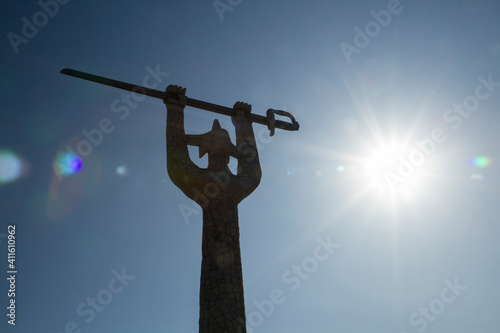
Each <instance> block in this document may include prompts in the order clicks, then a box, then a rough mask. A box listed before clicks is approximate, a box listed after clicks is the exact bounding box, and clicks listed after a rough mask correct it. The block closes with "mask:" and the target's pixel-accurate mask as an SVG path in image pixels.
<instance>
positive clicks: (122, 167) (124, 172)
mask: <svg viewBox="0 0 500 333" xmlns="http://www.w3.org/2000/svg"><path fill="white" fill-rule="evenodd" d="M116 174H117V175H118V176H126V175H128V168H127V166H126V165H120V166H118V167H117V168H116Z"/></svg>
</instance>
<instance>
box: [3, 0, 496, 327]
mask: <svg viewBox="0 0 500 333" xmlns="http://www.w3.org/2000/svg"><path fill="white" fill-rule="evenodd" d="M44 1H45V0H42V3H44ZM48 2H50V0H49V1H48ZM61 2H63V3H64V1H62V0H61ZM53 3H54V2H52V4H53ZM221 3H222V5H221ZM228 3H229V2H228V0H221V1H219V6H221V7H220V8H225V9H226V10H225V11H224V12H221V13H218V12H217V10H216V8H215V7H214V4H213V3H212V1H189V0H188V1H186V0H185V1H153V0H146V1H141V2H139V1H104V2H103V1H94V0H89V1H69V2H67V3H64V4H60V5H59V8H58V9H57V12H56V8H55V7H54V6H53V5H52V7H47V8H48V9H47V10H49V11H52V16H50V17H49V16H48V15H45V16H44V14H40V13H39V12H40V11H41V10H42V8H41V6H40V4H39V3H37V1H27V2H26V1H23V2H9V3H4V4H3V8H2V12H1V14H0V15H1V20H0V22H1V23H0V26H1V32H2V35H3V36H4V37H3V41H2V43H0V48H1V54H2V62H1V63H0V66H1V73H2V75H1V76H0V87H1V90H0V91H1V96H2V109H1V114H0V214H1V215H0V216H1V219H0V242H1V243H0V249H1V251H0V263H1V264H0V269H1V276H3V277H4V278H2V279H1V282H0V304H1V305H2V309H3V310H2V311H1V316H0V318H2V320H1V323H0V327H1V331H2V332H22V333H33V332H37V333H40V332H43V333H56V332H57V333H59V332H65V327H66V328H68V327H69V329H66V331H68V332H69V331H71V330H73V328H72V325H77V327H78V329H79V330H80V331H81V332H85V333H87V332H88V333H108V332H121V333H138V332H148V333H159V332H196V331H197V330H198V315H199V305H198V296H199V278H200V264H201V230H202V229H201V227H202V217H201V209H199V208H198V207H196V206H195V205H194V204H193V203H191V202H190V200H189V199H188V198H187V197H185V196H184V194H183V193H182V192H181V191H180V190H179V189H178V188H176V187H175V186H174V185H173V183H172V182H171V181H170V179H169V178H168V175H167V173H166V163H165V155H166V154H165V132H164V131H165V119H166V110H165V107H164V105H163V103H162V102H161V101H160V100H155V99H152V98H147V99H144V100H143V101H140V102H137V104H130V106H129V107H127V108H125V109H123V108H122V109H121V110H122V111H120V112H114V111H117V110H116V106H122V107H123V106H125V105H126V104H125V102H121V101H120V100H121V94H122V93H123V92H122V91H120V90H118V89H114V88H110V87H106V86H101V85H98V84H95V83H91V82H85V81H83V80H79V79H76V78H72V77H69V76H65V75H61V74H59V71H60V70H61V69H62V68H66V67H68V68H73V69H77V70H82V71H86V72H89V73H93V74H97V75H102V76H106V77H110V78H115V79H118V80H123V81H126V82H130V83H136V84H142V83H143V80H144V79H145V77H146V76H147V75H150V71H152V70H156V69H158V70H159V71H160V72H162V73H161V75H159V76H157V79H158V80H157V81H158V82H156V81H155V79H154V77H149V79H147V80H149V81H148V82H150V83H151V84H153V83H154V84H157V85H158V87H157V89H160V90H163V89H165V88H166V86H167V85H169V84H178V85H182V86H184V87H186V88H187V95H188V96H189V97H192V98H196V99H201V100H206V101H209V102H213V103H217V104H221V105H225V106H229V107H231V106H232V105H233V104H234V103H235V102H236V101H244V102H247V103H250V104H252V106H253V111H252V112H254V113H257V114H262V115H264V114H265V112H266V110H267V109H268V108H275V109H283V110H287V111H289V112H291V113H292V114H293V115H294V116H295V117H296V119H297V120H298V122H299V123H300V125H301V128H300V130H299V131H298V132H286V131H280V130H277V131H276V135H275V136H274V137H272V138H270V137H269V134H268V131H267V129H266V127H265V126H261V125H258V124H256V125H254V130H255V132H256V135H257V142H258V145H259V151H260V161H261V166H262V169H263V177H262V181H261V184H260V186H259V187H258V189H257V190H256V191H255V192H254V193H253V194H252V195H251V196H250V197H248V198H247V199H245V200H244V201H243V202H242V203H241V204H240V206H239V221H240V232H241V251H242V261H243V275H244V287H245V302H246V314H247V327H248V332H249V333H250V332H259V333H265V332H290V333H303V332H315V333H332V332H337V333H355V332H359V333H364V332H384V333H388V332H392V333H401V332H407V333H413V332H424V331H425V332H429V333H431V332H440V333H442V332H454V333H470V332H478V333H494V332H498V328H499V321H498V313H499V310H500V289H499V288H498V281H499V280H500V269H499V266H498V258H499V255H500V242H499V241H498V239H499V237H500V226H499V223H498V216H500V210H499V209H500V208H499V207H500V206H499V205H498V200H499V198H500V190H499V189H500V178H499V165H500V151H499V149H498V142H500V137H499V132H500V115H499V111H500V110H499V105H500V83H499V82H500V66H499V64H500V20H499V14H500V3H499V2H498V1H495V0H477V1H474V0H463V1H451V0H445V1H439V2H436V1H430V0H414V1H410V0H401V2H399V3H398V2H396V1H394V0H390V1H386V0H384V1H355V2H353V1H344V0H342V1H322V0H318V1H313V2H306V1H282V0H281V1H256V0H255V1H250V0H243V1H236V0H234V1H231V2H230V3H232V4H233V5H229V4H228ZM224 6H226V7H224ZM220 10H222V9H220ZM372 11H373V12H372ZM387 13H389V14H390V18H389V16H388V15H386V14H387ZM375 16H377V17H378V19H379V21H381V23H378V22H377V21H376V19H375ZM23 17H25V18H26V19H24V20H23ZM45 18H46V20H45V21H44V19H45ZM34 19H35V20H36V21H37V22H38V24H39V25H40V27H39V28H38V31H36V33H35V32H34V31H33V30H30V29H29V27H25V28H24V31H23V25H28V24H27V23H26V22H30V23H29V24H31V23H32V22H33V20H34ZM366 29H367V30H368V32H366ZM370 29H371V30H370ZM359 31H361V33H360V32H359ZM23 33H25V35H26V34H27V35H28V37H29V38H27V37H23ZM367 33H368V34H367ZM14 34H15V35H17V37H13V36H14ZM9 36H10V37H9ZM9 38H10V39H9ZM21 38H25V39H24V40H23V42H20V40H21ZM12 40H13V41H14V42H12ZM346 45H349V46H346ZM16 49H17V50H16ZM345 50H350V51H349V52H347V53H346V52H345ZM16 51H17V52H16ZM346 54H348V56H346ZM148 68H149V69H148ZM166 73H168V75H167V74H166ZM487 81H490V83H489V84H488V83H486V84H485V82H487ZM460 104H466V105H467V108H469V109H471V110H472V111H470V112H469V111H467V110H466V109H464V108H462V111H460ZM113 105H114V106H115V108H114V107H113ZM125 110H127V111H125ZM454 110H455V111H454ZM459 112H461V113H459ZM215 118H217V119H219V120H220V122H221V125H222V127H224V128H226V129H228V130H229V132H230V133H231V136H232V138H233V140H234V133H233V132H234V130H233V128H234V127H233V125H232V123H231V120H230V119H229V118H228V117H225V116H216V115H214V114H210V113H208V112H205V111H201V110H196V109H190V108H188V109H187V110H186V126H185V127H186V132H187V133H192V134H198V133H204V132H207V131H208V130H210V128H211V126H212V121H213V119H215ZM103 119H109V121H110V122H111V125H109V124H108V125H109V126H111V127H112V128H113V130H112V131H111V132H110V133H105V134H103V136H102V140H100V142H98V144H96V145H92V147H91V148H92V151H91V152H90V153H89V154H88V155H87V156H82V158H81V162H82V163H83V164H82V168H81V170H80V171H79V172H74V173H73V174H66V175H63V176H61V175H58V174H57V173H56V172H55V169H54V167H53V165H54V162H58V163H62V162H64V161H68V159H67V158H66V159H65V158H63V159H61V156H65V155H64V153H67V152H68V149H67V147H70V148H71V149H73V150H77V147H78V144H80V142H82V140H86V137H85V134H84V133H85V131H89V132H91V131H92V130H93V129H96V128H99V126H100V124H101V122H102V121H103ZM104 122H106V120H104ZM105 127H106V126H105ZM94 133H95V132H94ZM437 141H439V142H437ZM419 146H420V148H419ZM422 147H423V148H422ZM424 150H427V151H426V152H427V154H425V153H426V152H425V151H424ZM191 152H192V155H191V156H192V158H193V160H195V161H196V163H199V165H201V166H203V165H205V166H206V164H207V160H206V158H205V159H202V160H200V161H199V160H198V159H197V151H196V150H195V149H192V150H191ZM77 153H78V152H77ZM410 159H411V160H412V161H413V162H410ZM412 163H413V164H412ZM231 167H232V169H233V170H234V165H231ZM402 173H405V174H404V175H403V176H402V175H401V174H402ZM388 175H389V176H388ZM394 175H396V176H398V177H400V178H401V182H399V181H398V182H397V184H396V185H395V186H393V187H391V186H389V182H388V181H387V177H389V178H390V179H393V180H394V179H399V178H394ZM60 177H62V178H60ZM391 177H392V178H391ZM59 178H60V179H59ZM183 212H184V215H183ZM10 224H15V225H16V226H17V233H16V237H17V262H16V264H17V268H18V274H17V292H16V304H17V318H16V319H17V320H16V323H17V324H16V326H15V327H12V326H11V325H8V324H7V317H6V315H5V313H6V309H5V307H6V306H7V304H8V301H9V299H8V297H7V290H8V284H7V281H6V280H5V276H6V270H7V267H6V264H7V241H6V239H5V234H6V233H7V225H10ZM318 239H320V241H318ZM329 241H330V242H333V243H335V244H337V245H338V247H336V248H334V249H330V250H331V253H330V252H328V250H327V249H325V248H320V247H319V246H321V245H320V244H321V243H322V242H323V243H325V242H329ZM315 255H316V257H315ZM318 258H320V259H321V260H322V261H318ZM123 270H125V272H126V274H127V275H128V276H130V280H129V281H126V282H125V284H126V285H124V286H123V285H120V283H119V282H117V280H114V279H115V278H114V276H115V275H116V274H119V273H121V272H122V271H123ZM132 277H135V278H133V280H132ZM453 284H455V285H458V287H457V286H455V287H450V285H453ZM110 286H111V287H110ZM119 286H123V288H119ZM450 288H451V289H450ZM111 289H112V290H114V292H113V293H112V292H110V291H109V290H111ZM118 290H119V291H118ZM273 291H274V293H275V294H276V293H280V294H281V297H280V298H279V304H275V305H273V309H272V311H271V308H270V306H269V302H270V301H269V300H270V299H271V298H272V297H271V294H272V293H273ZM109 295H111V296H112V299H109ZM96 297H97V298H98V299H99V298H100V299H101V301H104V302H105V303H107V304H105V305H104V306H103V307H102V308H100V310H101V311H100V312H99V311H97V310H90V309H92V307H91V306H90V305H88V304H86V302H87V299H88V298H96ZM82 304H83V305H82ZM78 309H79V310H80V311H78ZM82 312H83V314H82ZM91 313H93V314H91ZM72 322H74V324H72ZM74 331H75V332H77V330H76V328H74Z"/></svg>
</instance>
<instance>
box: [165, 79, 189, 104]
mask: <svg viewBox="0 0 500 333" xmlns="http://www.w3.org/2000/svg"><path fill="white" fill-rule="evenodd" d="M165 93H167V94H168V95H169V96H168V97H167V98H165V99H163V103H165V104H166V105H167V106H180V107H182V108H184V107H185V106H186V101H187V97H186V88H183V87H181V86H176V85H173V84H171V85H169V86H168V87H167V89H166V90H165Z"/></svg>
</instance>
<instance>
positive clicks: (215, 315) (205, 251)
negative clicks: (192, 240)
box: [164, 85, 262, 333]
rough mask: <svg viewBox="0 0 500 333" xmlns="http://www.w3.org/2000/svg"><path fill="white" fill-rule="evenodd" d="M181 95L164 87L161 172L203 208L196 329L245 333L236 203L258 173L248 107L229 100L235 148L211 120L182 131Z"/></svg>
mask: <svg viewBox="0 0 500 333" xmlns="http://www.w3.org/2000/svg"><path fill="white" fill-rule="evenodd" d="M185 93H186V89H185V88H181V87H179V86H174V85H170V86H168V87H167V89H166V96H168V97H166V98H165V99H164V103H165V104H166V106H167V131H166V137H167V170H168V174H169V176H170V178H171V179H172V181H173V182H174V184H175V185H176V186H177V187H179V188H180V189H181V191H182V192H184V194H185V195H186V196H188V197H189V198H190V199H192V200H194V201H195V202H196V203H198V204H199V205H200V206H201V207H202V209H203V240H202V264H201V281H200V282H201V288H200V319H199V327H200V330H199V332H200V333H223V332H237V331H238V332H246V326H245V304H244V298H243V275H242V267H241V255H240V241H239V237H240V236H239V226H238V204H239V203H240V202H241V201H242V200H243V199H244V198H246V197H247V196H248V195H250V193H252V192H253V191H254V190H255V189H256V188H257V186H258V185H259V183H260V179H261V175H262V171H261V168H260V163H259V156H258V152H257V145H256V142H255V136H254V132H253V129H252V122H251V120H249V119H248V118H247V115H248V114H249V113H250V111H251V106H250V105H249V104H246V103H242V102H237V103H236V104H234V107H233V110H234V116H233V117H232V120H233V124H234V126H235V128H236V146H235V145H233V144H232V143H231V139H230V137H229V134H228V132H227V131H226V130H224V129H222V128H221V127H220V124H219V122H218V121H217V120H215V121H214V123H213V127H212V130H211V131H210V132H208V133H205V134H202V135H186V134H185V132H184V108H185V106H186V95H185ZM174 96H175V97H174ZM188 145H193V146H198V147H199V155H200V157H202V156H204V155H205V154H207V153H208V167H207V168H206V169H203V168H200V167H198V166H197V165H196V164H195V163H193V161H191V159H190V158H189V153H188V148H187V146H188ZM230 156H232V157H234V158H236V159H237V160H238V170H237V174H236V175H234V174H233V173H232V172H231V171H230V170H229V168H228V163H229V158H230Z"/></svg>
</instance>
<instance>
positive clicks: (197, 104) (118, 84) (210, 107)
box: [61, 68, 299, 131]
mask: <svg viewBox="0 0 500 333" xmlns="http://www.w3.org/2000/svg"><path fill="white" fill-rule="evenodd" d="M61 74H65V75H69V76H73V77H76V78H79V79H84V80H87V81H92V82H96V83H100V84H104V85H107V86H110V87H114V88H118V89H123V90H127V91H131V92H134V93H136V94H141V95H147V96H150V97H154V98H159V99H165V98H167V97H173V98H175V96H173V95H172V96H169V95H168V94H167V93H166V92H164V91H160V90H156V89H151V88H146V87H142V86H138V85H135V84H131V83H127V82H123V81H118V80H114V79H109V78H106V77H103V76H99V75H94V74H89V73H85V72H81V71H77V70H74V69H70V68H64V69H63V70H61ZM186 105H188V106H191V107H194V108H197V109H202V110H206V111H211V112H215V113H218V114H222V115H225V116H229V117H232V116H233V115H234V110H233V109H232V108H229V107H226V106H222V105H218V104H213V103H208V102H204V101H200V100H197V99H194V98H189V97H187V101H186ZM248 118H249V119H250V120H251V121H252V122H255V123H259V124H262V125H266V126H269V125H270V124H269V120H268V119H267V117H264V116H260V115H257V114H254V113H250V114H248ZM274 126H275V127H276V128H280V129H284V130H287V131H296V130H298V129H299V126H298V123H293V124H292V123H287V122H284V121H281V120H276V121H275V122H274Z"/></svg>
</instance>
